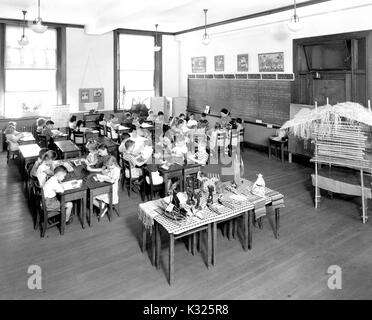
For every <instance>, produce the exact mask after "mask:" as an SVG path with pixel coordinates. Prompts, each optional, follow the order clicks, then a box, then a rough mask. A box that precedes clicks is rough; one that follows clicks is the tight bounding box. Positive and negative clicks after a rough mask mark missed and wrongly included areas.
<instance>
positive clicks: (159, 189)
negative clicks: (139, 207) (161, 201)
mask: <svg viewBox="0 0 372 320" xmlns="http://www.w3.org/2000/svg"><path fill="white" fill-rule="evenodd" d="M157 170H158V168H157V167H156V166H151V165H149V166H146V167H145V168H143V180H144V181H143V193H144V196H143V199H142V200H144V197H145V196H146V195H147V200H150V201H152V199H153V197H155V196H156V193H158V194H159V196H161V197H162V196H164V182H163V183H161V184H154V182H153V180H152V173H153V172H156V171H157ZM147 180H148V181H149V182H150V183H149V182H148V181H147Z"/></svg>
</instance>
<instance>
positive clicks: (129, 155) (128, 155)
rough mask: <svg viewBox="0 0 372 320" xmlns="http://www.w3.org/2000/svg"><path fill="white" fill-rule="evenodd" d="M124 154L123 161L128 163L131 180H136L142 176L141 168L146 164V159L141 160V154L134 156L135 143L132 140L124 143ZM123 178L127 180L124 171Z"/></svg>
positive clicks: (126, 173) (126, 171) (126, 172)
mask: <svg viewBox="0 0 372 320" xmlns="http://www.w3.org/2000/svg"><path fill="white" fill-rule="evenodd" d="M125 149H126V150H125V152H124V154H123V159H124V160H125V161H128V162H129V164H130V165H131V175H132V178H134V179H136V178H139V177H141V176H142V169H141V168H138V167H142V166H143V165H144V164H145V163H146V159H143V157H142V155H141V154H135V153H134V150H135V142H134V141H133V140H132V139H128V140H127V141H126V142H125ZM125 176H126V177H127V178H129V172H128V170H127V169H126V170H125Z"/></svg>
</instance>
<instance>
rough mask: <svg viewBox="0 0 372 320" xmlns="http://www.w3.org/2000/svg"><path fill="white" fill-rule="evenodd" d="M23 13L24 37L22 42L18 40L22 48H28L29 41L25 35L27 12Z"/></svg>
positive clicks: (23, 11)
mask: <svg viewBox="0 0 372 320" xmlns="http://www.w3.org/2000/svg"><path fill="white" fill-rule="evenodd" d="M22 13H23V30H22V37H21V39H20V40H18V44H19V45H20V46H21V47H24V46H27V45H28V39H27V37H26V35H25V26H26V13H27V11H26V10H22Z"/></svg>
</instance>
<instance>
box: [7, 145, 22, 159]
mask: <svg viewBox="0 0 372 320" xmlns="http://www.w3.org/2000/svg"><path fill="white" fill-rule="evenodd" d="M6 144H7V147H6V151H7V155H6V163H9V160H10V159H13V160H14V156H17V157H18V155H19V151H18V150H15V151H13V150H10V144H9V141H6Z"/></svg>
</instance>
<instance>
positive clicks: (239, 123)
mask: <svg viewBox="0 0 372 320" xmlns="http://www.w3.org/2000/svg"><path fill="white" fill-rule="evenodd" d="M236 126H237V130H238V132H240V131H241V130H243V128H244V127H243V120H242V119H241V118H237V119H236Z"/></svg>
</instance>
